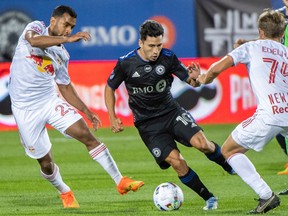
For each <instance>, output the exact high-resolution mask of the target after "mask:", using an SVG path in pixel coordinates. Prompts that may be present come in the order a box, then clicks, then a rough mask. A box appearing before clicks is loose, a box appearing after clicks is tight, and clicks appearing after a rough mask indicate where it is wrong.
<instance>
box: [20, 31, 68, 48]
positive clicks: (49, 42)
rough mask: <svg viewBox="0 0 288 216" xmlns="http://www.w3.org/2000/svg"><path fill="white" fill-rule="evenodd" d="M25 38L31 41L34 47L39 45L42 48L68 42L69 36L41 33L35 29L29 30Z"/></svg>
mask: <svg viewBox="0 0 288 216" xmlns="http://www.w3.org/2000/svg"><path fill="white" fill-rule="evenodd" d="M25 39H26V40H27V41H28V42H29V43H30V45H31V46H32V47H38V48H42V49H45V48H47V47H50V46H55V45H58V44H63V43H66V42H67V40H68V39H67V37H64V36H48V35H39V34H38V33H36V32H35V31H27V32H26V34H25Z"/></svg>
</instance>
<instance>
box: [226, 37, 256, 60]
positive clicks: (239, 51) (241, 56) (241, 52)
mask: <svg viewBox="0 0 288 216" xmlns="http://www.w3.org/2000/svg"><path fill="white" fill-rule="evenodd" d="M250 43H251V42H248V43H245V44H243V45H241V46H239V47H237V48H236V49H234V50H233V51H231V52H230V53H228V55H229V56H231V57H232V59H233V63H234V65H237V64H239V63H243V64H247V63H248V62H249V60H250V59H249V53H248V46H249V44H250Z"/></svg>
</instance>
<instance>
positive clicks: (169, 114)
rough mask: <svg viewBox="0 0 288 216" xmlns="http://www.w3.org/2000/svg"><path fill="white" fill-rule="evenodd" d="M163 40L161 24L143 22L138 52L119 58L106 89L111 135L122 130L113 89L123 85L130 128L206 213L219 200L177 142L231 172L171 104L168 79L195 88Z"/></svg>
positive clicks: (216, 150) (213, 145) (217, 150)
mask: <svg viewBox="0 0 288 216" xmlns="http://www.w3.org/2000/svg"><path fill="white" fill-rule="evenodd" d="M163 35H164V29H163V27H162V25H161V24H159V23H158V22H156V21H153V20H146V21H145V22H144V23H143V24H142V25H141V27H140V39H139V47H138V48H137V49H135V50H133V51H132V52H130V53H128V54H127V55H125V56H123V57H120V58H119V59H118V62H117V64H116V66H115V67H114V70H113V71H112V73H111V75H110V77H109V79H108V81H107V85H106V87H105V103H106V106H107V110H108V114H109V118H110V124H111V129H112V131H113V132H114V133H118V132H121V131H123V129H124V128H123V125H122V122H121V120H120V119H119V118H118V117H117V116H116V113H115V103H116V99H115V90H116V89H117V88H118V87H119V85H120V84H121V83H122V82H124V83H125V85H126V89H127V91H128V95H129V106H130V108H131V110H132V112H133V115H134V125H135V126H136V128H137V129H138V131H139V134H140V136H141V138H142V140H143V142H144V143H145V145H146V147H147V148H148V150H149V151H150V153H151V154H152V155H153V157H154V158H155V160H156V162H157V163H158V165H159V166H160V168H161V169H167V168H169V167H170V166H172V168H173V169H174V170H175V171H176V173H177V175H178V177H179V179H180V181H181V182H182V183H183V184H185V185H186V186H188V187H189V188H191V189H192V190H193V191H195V192H196V193H197V194H198V195H199V196H201V197H202V198H203V199H204V200H205V201H206V203H205V204H206V205H205V206H204V207H203V209H204V210H213V209H217V205H218V202H217V198H216V197H215V196H214V195H213V194H212V193H211V192H210V191H209V190H208V189H207V187H206V186H205V185H204V183H203V182H202V181H201V180H200V178H199V176H198V175H197V174H196V172H195V171H193V170H192V169H191V168H190V167H189V166H188V165H187V163H186V161H185V159H184V158H183V157H182V155H181V154H180V151H179V149H178V147H177V144H176V141H177V142H179V143H181V144H183V145H184V146H186V147H195V148H196V149H198V150H199V151H201V152H203V153H204V154H205V155H206V156H207V158H208V159H209V160H212V161H214V162H215V163H217V164H219V165H220V166H222V167H223V169H224V170H225V171H227V172H228V173H230V174H233V173H234V171H233V170H232V168H231V167H230V166H229V165H228V164H227V162H226V161H225V159H224V157H223V155H222V154H221V151H220V147H219V145H217V144H216V143H215V142H212V141H209V140H208V139H207V138H206V137H205V135H204V133H203V130H202V128H201V127H200V126H199V125H198V124H197V123H196V122H195V120H194V118H193V117H192V115H191V114H190V113H189V112H187V111H186V110H185V109H183V108H182V107H181V106H180V105H179V104H178V103H177V102H176V101H175V100H174V99H173V97H172V95H171V92H170V88H171V84H172V82H173V76H172V75H175V76H177V77H178V78H179V79H180V80H182V81H183V82H186V83H187V84H189V85H191V86H194V87H196V86H197V83H196V82H195V77H194V78H193V77H191V76H192V75H189V74H190V73H189V70H190V69H189V70H188V68H186V67H185V66H184V65H183V64H182V63H181V62H180V61H179V60H178V58H177V56H176V55H175V53H174V52H173V51H171V50H169V49H165V48H163Z"/></svg>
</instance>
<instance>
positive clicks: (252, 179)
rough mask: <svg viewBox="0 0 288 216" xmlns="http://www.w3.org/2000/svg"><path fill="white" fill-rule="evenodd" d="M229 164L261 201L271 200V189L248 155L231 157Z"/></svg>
mask: <svg viewBox="0 0 288 216" xmlns="http://www.w3.org/2000/svg"><path fill="white" fill-rule="evenodd" d="M227 162H228V163H229V164H230V166H231V167H232V168H233V169H234V171H235V172H236V173H237V174H238V175H239V176H240V177H241V178H242V180H243V181H244V182H245V183H246V184H248V185H249V186H250V187H251V188H252V189H253V190H254V191H255V193H257V194H258V196H259V197H260V198H261V199H269V198H270V197H271V196H272V190H271V188H270V187H269V186H268V185H267V183H266V182H265V181H264V180H263V179H262V178H261V176H260V175H259V173H258V172H257V171H256V169H255V167H254V165H253V164H252V162H251V161H250V160H249V159H248V157H247V156H246V155H244V154H241V153H237V154H234V155H231V156H230V157H229V158H228V160H227Z"/></svg>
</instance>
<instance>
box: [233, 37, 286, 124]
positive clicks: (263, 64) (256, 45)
mask: <svg viewBox="0 0 288 216" xmlns="http://www.w3.org/2000/svg"><path fill="white" fill-rule="evenodd" d="M228 55H229V56H231V57H232V58H233V61H234V64H235V65H236V64H238V63H244V64H246V66H247V69H248V73H249V78H250V83H251V87H252V90H253V92H254V94H255V96H256V98H257V101H258V105H257V111H256V112H257V115H261V116H262V118H263V121H264V122H265V123H266V124H271V125H278V126H288V68H287V65H288V49H287V48H286V47H285V46H284V45H282V44H281V43H278V42H276V41H273V40H257V41H251V42H248V43H245V44H243V45H241V46H239V47H238V48H236V49H235V50H233V51H232V52H230V53H229V54H228Z"/></svg>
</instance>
